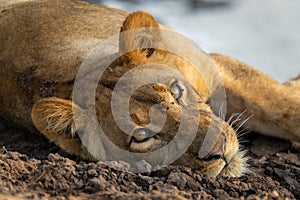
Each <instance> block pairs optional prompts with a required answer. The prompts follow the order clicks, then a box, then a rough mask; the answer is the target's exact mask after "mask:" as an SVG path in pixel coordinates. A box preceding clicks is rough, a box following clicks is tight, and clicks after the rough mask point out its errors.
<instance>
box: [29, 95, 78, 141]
mask: <svg viewBox="0 0 300 200" xmlns="http://www.w3.org/2000/svg"><path fill="white" fill-rule="evenodd" d="M74 110H75V111H76V110H78V111H80V110H81V108H80V107H79V106H77V105H75V104H74V103H72V101H69V100H64V99H59V98H55V97H52V98H45V99H42V100H40V101H38V102H37V103H36V104H35V105H34V107H33V108H32V112H31V117H32V121H33V124H34V125H35V127H36V128H37V129H38V130H39V131H40V132H41V133H43V134H44V135H45V136H46V137H47V138H48V139H49V140H51V141H54V140H55V139H56V138H57V137H58V136H63V137H65V138H72V137H74V134H75V130H74V129H75V126H74V119H73V116H74V114H73V111H74Z"/></svg>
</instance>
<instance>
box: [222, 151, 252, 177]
mask: <svg viewBox="0 0 300 200" xmlns="http://www.w3.org/2000/svg"><path fill="white" fill-rule="evenodd" d="M224 162H225V164H224V167H223V168H222V170H221V172H220V173H219V174H218V176H227V177H239V176H241V175H243V174H244V173H245V172H246V168H247V167H246V162H247V157H245V153H244V152H243V151H237V152H236V153H235V154H234V155H233V156H232V157H231V159H230V160H228V161H224Z"/></svg>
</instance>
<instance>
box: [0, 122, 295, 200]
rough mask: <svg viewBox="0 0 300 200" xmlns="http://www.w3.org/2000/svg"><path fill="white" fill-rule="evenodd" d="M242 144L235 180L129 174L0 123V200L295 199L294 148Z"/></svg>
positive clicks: (272, 142)
mask: <svg viewBox="0 0 300 200" xmlns="http://www.w3.org/2000/svg"><path fill="white" fill-rule="evenodd" d="M248 137H249V136H248ZM248 139H249V141H248V144H247V148H248V149H249V156H250V158H251V159H250V161H249V165H250V170H251V172H250V173H249V174H248V175H245V176H242V177H240V178H210V177H206V176H204V175H202V174H201V173H199V172H198V171H197V170H191V169H189V168H186V167H180V166H169V167H166V168H163V169H160V170H158V171H155V172H152V173H150V174H133V173H130V172H124V171H117V170H115V169H112V168H109V167H108V166H107V165H105V164H104V163H102V162H98V163H95V162H89V161H83V160H80V159H79V158H76V157H72V156H69V155H67V154H65V153H64V152H62V151H61V150H59V148H57V147H56V146H55V145H53V144H49V143H48V141H47V140H46V139H45V138H43V137H42V136H40V135H32V134H30V133H28V132H26V131H25V130H21V129H17V128H15V126H13V125H9V124H8V123H7V122H5V121H4V120H0V199H71V200H76V199H96V198H97V199H100V198H103V199H300V144H299V143H293V144H292V143H289V142H286V141H283V140H278V139H272V138H267V137H263V136H251V137H249V138H248ZM115 165H116V166H117V165H122V163H115Z"/></svg>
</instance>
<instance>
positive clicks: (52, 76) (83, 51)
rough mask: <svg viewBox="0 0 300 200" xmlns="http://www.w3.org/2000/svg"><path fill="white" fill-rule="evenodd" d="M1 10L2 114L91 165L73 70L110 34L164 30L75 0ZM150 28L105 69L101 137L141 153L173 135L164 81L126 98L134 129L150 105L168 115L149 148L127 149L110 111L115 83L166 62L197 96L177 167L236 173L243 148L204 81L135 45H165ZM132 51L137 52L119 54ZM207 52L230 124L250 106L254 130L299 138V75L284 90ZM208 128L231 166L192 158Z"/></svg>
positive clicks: (174, 119) (174, 118) (142, 17)
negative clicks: (191, 133)
mask: <svg viewBox="0 0 300 200" xmlns="http://www.w3.org/2000/svg"><path fill="white" fill-rule="evenodd" d="M16 2H18V1H16ZM0 9H1V10H0V30H1V32H0V44H1V46H0V67H1V68H0V70H1V71H0V83H1V84H0V94H1V96H0V110H1V113H0V114H1V115H3V116H4V117H6V118H7V119H9V120H12V121H14V122H16V123H18V124H19V125H20V126H23V127H25V128H27V129H29V130H31V131H32V132H35V131H36V129H35V128H37V130H38V131H40V132H41V133H42V134H44V135H45V136H46V137H47V138H48V139H49V140H50V141H52V142H54V143H56V144H57V145H59V146H60V147H61V148H62V149H64V150H65V151H66V152H68V153H70V154H75V155H79V156H81V157H83V158H88V159H94V157H93V155H91V154H90V152H91V151H93V150H95V149H96V146H95V145H96V143H91V144H90V146H89V147H88V148H89V152H88V151H87V150H86V148H85V147H83V146H82V143H81V140H80V138H79V137H78V135H77V133H76V131H77V130H76V128H77V127H75V126H74V120H73V111H74V109H75V110H77V111H78V112H79V113H80V115H79V117H81V119H80V120H81V122H82V123H81V124H80V128H81V129H83V130H84V132H85V133H87V134H97V133H94V130H95V129H94V127H92V126H88V125H86V124H89V121H90V119H91V118H90V117H89V115H90V114H89V112H88V111H87V110H86V108H85V107H84V106H83V105H76V104H74V103H72V102H71V101H70V99H71V93H72V87H73V84H74V79H75V76H76V74H77V71H78V69H79V66H80V65H81V63H82V62H83V60H84V59H85V58H86V56H87V54H88V53H89V52H90V51H91V50H92V49H93V48H94V47H96V46H97V45H98V44H99V43H100V42H101V41H103V40H104V39H106V38H108V37H110V36H112V35H113V34H117V33H119V32H120V31H121V32H122V31H128V30H132V29H136V28H141V27H148V28H151V27H160V28H165V27H163V26H162V25H159V24H157V22H156V21H155V20H154V18H153V17H152V16H151V15H149V14H147V13H144V12H136V13H133V14H131V15H129V16H128V13H127V12H124V11H121V10H117V9H112V8H107V7H104V6H96V5H90V4H88V3H85V2H80V1H71V0H39V1H37V0H32V1H28V2H27V1H25V0H23V2H22V1H20V3H15V4H13V3H7V1H6V2H4V4H2V5H0ZM148 30H149V32H150V35H151V36H153V37H151V38H145V37H144V36H143V35H141V36H140V37H137V38H138V40H140V41H135V40H134V39H133V38H132V37H126V38H121V39H120V58H119V59H118V60H117V61H116V62H114V63H112V64H111V66H109V67H108V72H106V73H104V75H103V78H102V79H101V80H100V82H99V85H98V87H99V89H97V92H96V100H97V101H96V105H95V106H96V112H97V116H98V120H99V123H100V125H102V126H103V129H104V131H105V132H106V133H107V136H108V137H109V138H110V139H111V140H112V141H113V142H114V143H115V144H116V145H118V146H119V147H121V148H123V149H127V150H131V151H134V152H147V151H154V150H156V149H159V148H160V147H161V146H163V145H164V144H165V143H166V142H167V141H169V140H170V138H172V137H173V136H174V134H176V128H177V127H178V124H180V114H181V112H180V111H181V107H180V105H178V104H176V103H174V102H175V100H174V98H173V96H172V94H171V92H170V90H169V89H168V87H169V86H167V85H157V84H156V85H151V86H145V87H142V88H140V89H139V90H138V91H137V92H136V93H135V96H134V97H133V98H132V100H131V102H130V106H131V107H130V109H131V110H130V112H131V114H132V118H133V120H134V121H135V123H136V124H138V125H139V126H143V125H145V124H147V123H148V122H149V116H148V112H147V111H148V110H149V108H150V107H151V106H152V105H153V103H154V104H155V103H156V104H160V105H161V106H162V107H164V108H166V109H168V120H167V122H166V125H165V127H164V129H163V130H162V133H161V138H160V140H157V141H156V142H153V143H152V144H148V143H147V144H148V146H140V147H139V149H136V148H131V147H128V142H127V139H126V137H127V135H124V133H122V132H121V131H120V130H119V128H118V127H117V126H116V124H115V122H114V120H113V117H112V114H111V110H110V98H111V93H112V89H113V85H114V84H115V83H116V82H117V81H118V79H119V78H120V76H122V74H124V73H126V72H127V71H128V70H130V69H132V68H134V67H136V66H138V65H142V64H147V63H157V64H164V65H167V66H172V67H174V68H175V69H177V70H178V71H180V72H181V73H182V74H183V76H184V77H185V78H186V79H187V80H188V81H189V82H190V83H191V85H192V86H193V87H194V88H195V90H196V91H192V90H190V91H186V94H185V95H186V98H196V99H197V100H198V105H199V106H200V116H201V117H200V119H199V130H198V133H197V136H196V138H195V140H194V142H193V143H192V145H191V147H190V148H189V149H188V151H187V152H186V153H185V154H183V155H182V156H181V157H180V158H179V159H178V160H177V161H176V162H175V164H181V165H185V166H189V167H192V168H197V169H199V170H201V171H202V172H203V173H206V174H208V175H211V176H216V175H224V176H239V175H241V174H242V173H243V172H244V171H245V170H246V168H245V158H244V156H243V152H241V151H240V150H239V144H238V140H237V136H236V133H235V131H234V130H233V128H232V127H230V126H229V124H228V123H226V122H225V121H222V119H221V118H218V117H217V116H215V115H214V113H213V112H212V110H211V108H210V107H209V106H208V105H207V104H205V102H207V100H209V98H210V96H209V95H210V94H209V92H208V89H207V86H206V85H205V84H204V82H205V81H204V80H203V79H202V78H201V75H199V74H198V73H197V72H196V71H195V69H194V68H193V67H191V66H190V63H188V62H187V61H185V60H184V59H182V58H179V57H178V56H176V55H173V54H170V53H168V52H165V51H163V50H160V49H142V48H140V47H139V46H135V45H136V44H140V42H141V41H146V42H159V43H161V42H162V43H163V41H160V35H159V32H156V31H154V32H152V31H151V29H148ZM162 45H163V44H162ZM132 48H134V49H136V50H134V51H131V52H128V53H126V54H123V53H124V52H127V50H129V49H132ZM203 55H204V56H205V57H206V58H207V59H212V60H213V62H215V64H216V66H217V67H218V70H219V72H220V74H221V76H222V79H223V82H224V86H225V89H226V92H227V103H228V107H227V111H228V112H227V115H228V116H227V119H228V118H229V117H230V115H231V114H233V113H240V112H243V111H245V110H247V115H251V114H253V117H252V118H251V119H250V120H249V121H247V123H246V124H245V125H246V126H247V127H249V128H250V130H252V131H256V132H259V133H262V134H266V135H270V136H275V137H280V138H284V139H287V140H295V141H299V140H300V125H299V120H300V115H299V114H298V111H299V110H300V97H299V93H298V92H296V91H299V90H298V89H299V88H300V87H299V85H300V84H298V83H299V81H298V79H296V80H292V81H291V82H289V83H287V84H286V85H287V86H285V85H282V84H280V83H277V82H276V81H274V80H272V79H271V78H269V77H268V76H266V75H264V74H262V73H260V72H258V71H257V70H254V69H253V68H251V67H249V66H247V65H246V64H243V63H241V62H239V61H236V60H234V59H232V58H230V57H227V56H223V55H217V54H211V55H208V54H205V53H203ZM147 76H149V77H151V76H156V75H155V74H148V75H147ZM141 78H143V77H141ZM49 97H50V98H49ZM31 110H32V113H31ZM31 116H32V118H31ZM210 125H212V126H210ZM208 128H213V130H215V131H218V130H221V132H222V136H223V137H225V138H226V144H225V150H224V152H222V155H223V156H224V157H225V159H228V160H231V164H230V165H229V166H228V167H225V168H224V166H225V163H224V160H223V159H218V160H216V161H201V160H199V159H198V158H197V156H198V151H199V148H200V147H199V144H201V143H202V142H203V140H204V137H205V133H206V131H207V130H208ZM223 143H224V140H223V139H219V140H218V141H216V144H215V145H214V146H213V147H212V151H211V152H210V154H209V155H214V154H216V153H217V154H218V153H219V152H218V150H219V149H220V147H221V146H222V145H223ZM96 153H97V152H96Z"/></svg>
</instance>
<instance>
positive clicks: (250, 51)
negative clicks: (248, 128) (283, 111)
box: [87, 0, 300, 82]
mask: <svg viewBox="0 0 300 200" xmlns="http://www.w3.org/2000/svg"><path fill="white" fill-rule="evenodd" d="M87 1H89V2H91V3H96V4H104V5H107V6H109V7H115V8H120V9H123V10H127V11H130V12H133V11H137V10H143V11H147V12H149V13H151V14H152V15H153V16H154V17H155V18H156V19H157V20H158V21H159V22H160V23H162V24H164V25H166V26H169V27H171V28H173V29H174V30H176V31H177V32H179V33H181V34H183V35H185V36H186V37H188V38H190V39H191V40H193V41H194V42H195V43H196V44H197V45H198V46H199V47H201V48H202V49H203V50H205V51H206V52H217V53H222V54H226V55H230V56H231V57H234V58H236V59H238V60H240V61H243V62H245V63H247V64H249V65H251V66H253V67H255V68H257V69H259V70H260V71H262V72H264V73H266V74H268V75H269V76H271V77H272V78H274V79H275V80H277V81H279V82H284V81H286V80H288V79H290V78H292V77H295V76H297V75H298V73H299V72H300V1H297V0H87Z"/></svg>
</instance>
